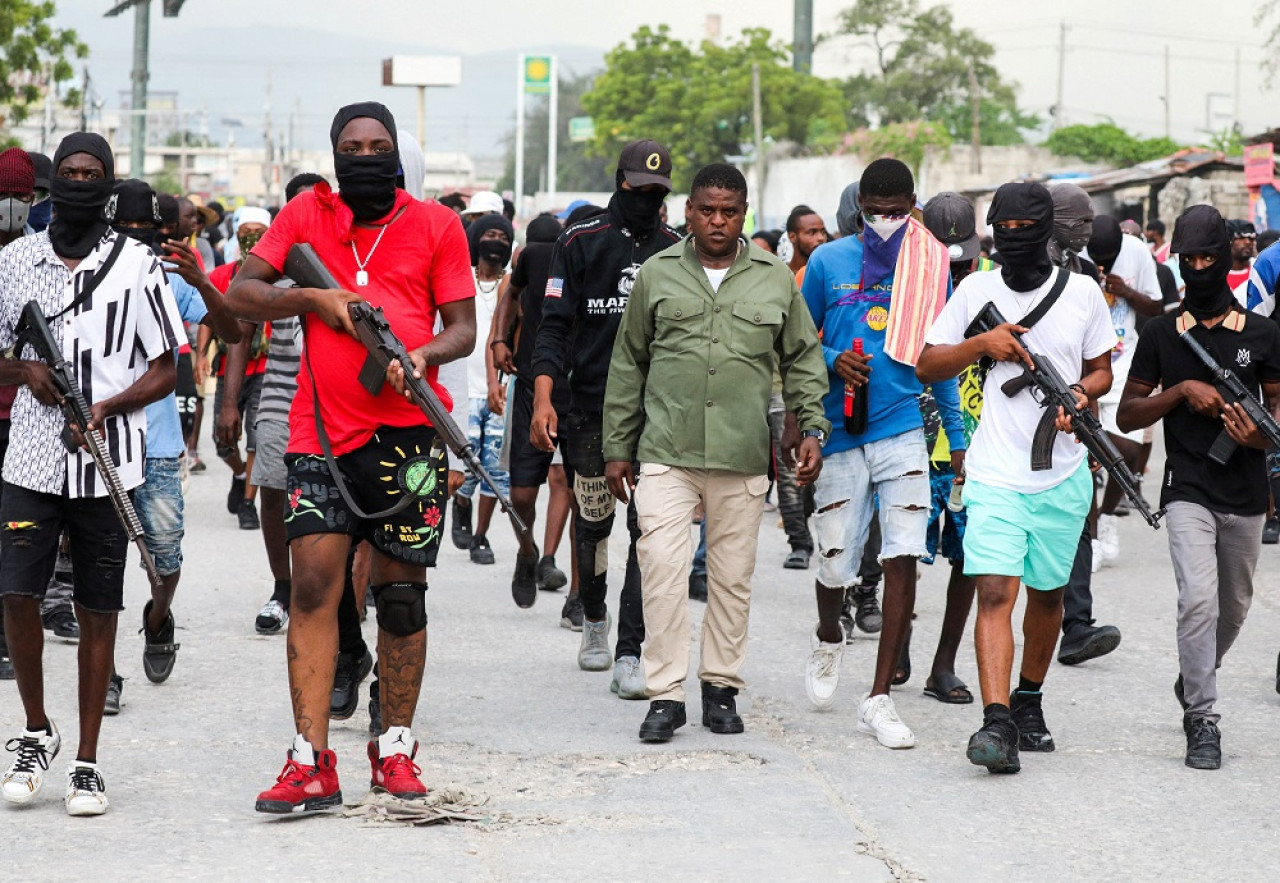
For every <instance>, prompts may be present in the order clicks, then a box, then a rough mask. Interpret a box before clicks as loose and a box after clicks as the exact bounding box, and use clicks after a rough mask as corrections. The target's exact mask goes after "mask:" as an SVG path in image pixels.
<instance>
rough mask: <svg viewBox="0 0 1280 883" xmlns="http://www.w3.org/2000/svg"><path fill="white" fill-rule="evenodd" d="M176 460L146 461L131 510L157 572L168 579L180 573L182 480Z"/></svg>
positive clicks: (153, 459)
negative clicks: (144, 536)
mask: <svg viewBox="0 0 1280 883" xmlns="http://www.w3.org/2000/svg"><path fill="white" fill-rule="evenodd" d="M179 462H180V460H179V458H178V457H147V459H146V460H145V461H144V463H145V465H144V467H143V481H142V484H140V485H138V489H137V490H136V491H134V497H133V508H134V509H136V510H138V520H139V521H140V522H142V529H143V531H145V532H146V543H147V551H149V552H150V553H151V557H152V558H153V559H155V562H156V570H157V571H158V572H159V574H160V575H161V576H169V575H170V574H173V573H177V572H178V571H179V570H181V569H182V536H183V523H182V479H181V475H180V468H179Z"/></svg>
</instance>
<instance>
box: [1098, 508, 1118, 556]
mask: <svg viewBox="0 0 1280 883" xmlns="http://www.w3.org/2000/svg"><path fill="white" fill-rule="evenodd" d="M1118 521H1119V519H1118V518H1117V517H1116V516H1115V515H1099V516H1098V543H1099V544H1100V545H1101V546H1102V558H1103V560H1104V561H1114V560H1116V559H1117V558H1119V557H1120V526H1119V524H1117V522H1118Z"/></svg>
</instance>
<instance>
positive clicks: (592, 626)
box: [578, 616, 613, 671]
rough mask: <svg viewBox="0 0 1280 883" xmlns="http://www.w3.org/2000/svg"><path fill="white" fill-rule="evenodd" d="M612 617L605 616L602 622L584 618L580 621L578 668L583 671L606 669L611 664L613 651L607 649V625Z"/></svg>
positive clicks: (608, 625)
mask: <svg viewBox="0 0 1280 883" xmlns="http://www.w3.org/2000/svg"><path fill="white" fill-rule="evenodd" d="M611 625H613V617H612V616H605V618H604V622H592V621H591V620H589V619H588V620H585V621H583V623H582V644H581V645H580V646H579V647H578V668H580V669H582V670H583V671H608V670H609V668H610V666H612V665H613V652H612V651H610V650H609V627H610V626H611Z"/></svg>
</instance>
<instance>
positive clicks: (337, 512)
mask: <svg viewBox="0 0 1280 883" xmlns="http://www.w3.org/2000/svg"><path fill="white" fill-rule="evenodd" d="M285 462H286V463H287V464H288V468H289V476H288V480H287V482H286V492H287V493H288V497H286V499H285V504H286V505H285V509H284V523H285V532H286V535H287V536H288V538H289V541H290V542H293V541H294V540H296V539H297V538H299V537H305V536H311V535H312V534H322V533H340V534H349V535H350V536H353V537H359V538H360V539H362V540H367V541H368V542H369V543H370V545H372V546H373V547H374V548H375V549H377V550H378V551H379V552H381V553H382V554H384V555H386V556H387V557H388V558H392V559H394V560H396V561H402V562H404V563H405V564H413V565H417V566H419V567H434V566H435V563H436V555H437V554H438V553H439V551H440V530H441V528H442V526H443V524H444V511H445V503H446V500H447V493H448V488H449V479H448V470H449V458H448V456H447V454H446V453H445V450H444V446H443V445H437V436H436V432H435V430H434V429H431V428H430V427H427V426H410V427H400V428H391V427H383V428H381V429H379V430H378V431H377V432H375V433H374V434H373V437H372V438H371V439H369V441H368V442H366V443H365V444H364V446H363V447H360V448H357V449H356V450H354V451H351V452H350V453H347V454H343V455H342V456H341V457H338V458H337V463H338V468H339V469H340V470H341V472H342V477H343V480H344V481H345V483H346V486H347V492H348V493H349V494H350V495H351V497H352V498H353V499H354V500H355V502H356V504H357V505H358V506H359V508H360V509H362V510H364V511H365V512H370V513H372V512H381V511H383V510H384V509H389V508H391V507H392V506H394V505H395V504H396V503H398V502H399V501H400V500H401V499H402V498H403V496H404V494H406V493H415V492H416V494H417V499H416V500H415V501H414V502H413V503H410V504H409V505H408V506H407V507H405V508H404V509H402V510H400V511H399V512H397V513H396V514H395V515H393V516H391V517H388V518H380V519H377V520H371V521H370V520H365V519H362V518H359V517H358V516H357V515H356V513H355V512H354V511H352V509H351V507H350V506H348V505H347V503H346V501H345V500H343V499H342V495H341V494H340V493H339V491H338V483H337V482H336V481H335V480H334V478H333V475H332V474H330V472H329V466H328V464H327V463H326V462H325V459H324V457H320V456H316V455H314V454H286V455H285Z"/></svg>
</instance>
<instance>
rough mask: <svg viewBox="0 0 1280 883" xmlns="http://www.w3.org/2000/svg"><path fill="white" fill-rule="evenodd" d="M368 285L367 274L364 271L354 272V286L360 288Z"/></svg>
mask: <svg viewBox="0 0 1280 883" xmlns="http://www.w3.org/2000/svg"><path fill="white" fill-rule="evenodd" d="M368 284H369V274H368V273H366V272H365V271H364V270H356V285H357V286H359V287H360V288H363V287H364V286H366V285H368Z"/></svg>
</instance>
